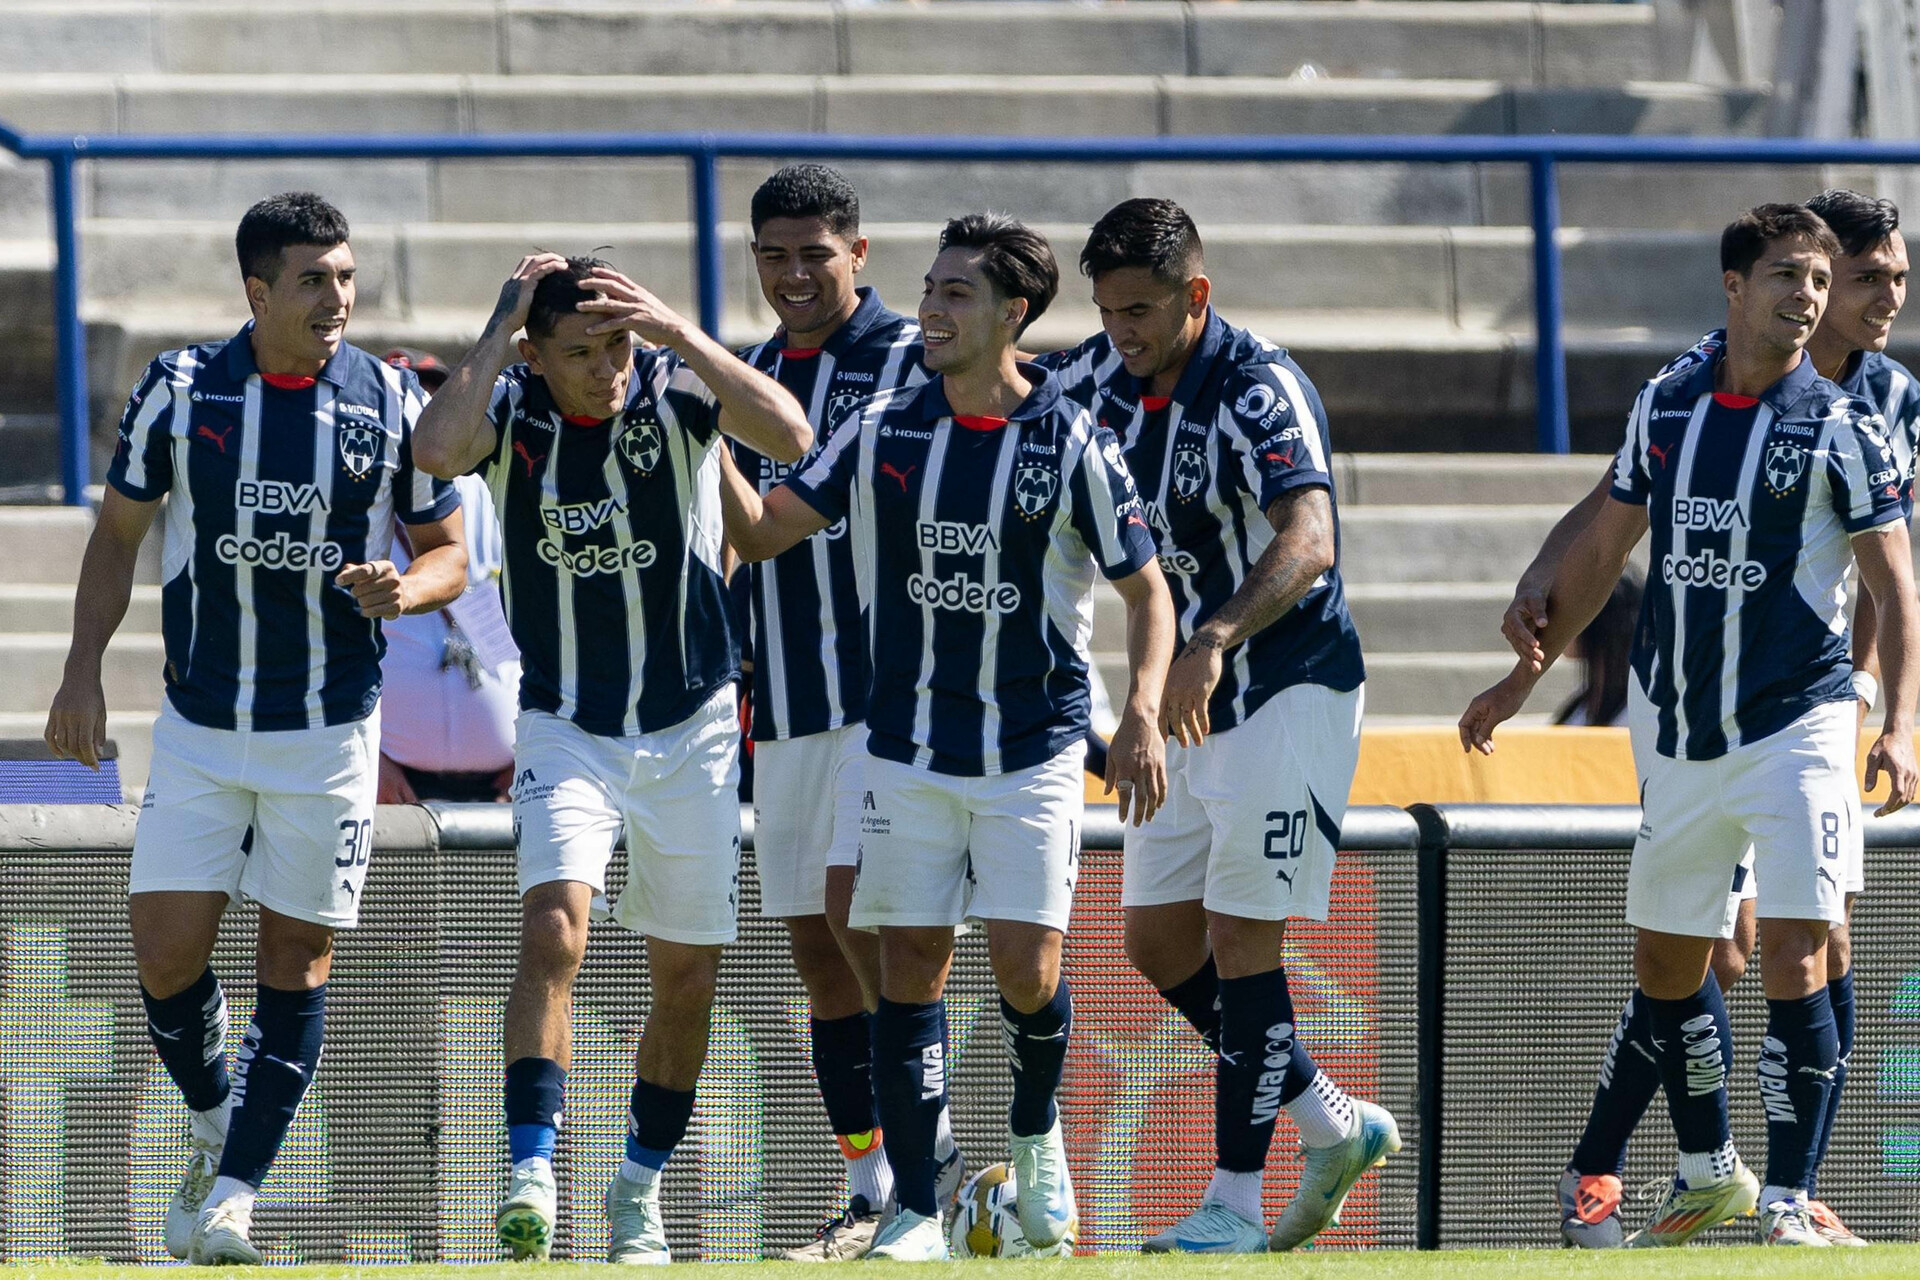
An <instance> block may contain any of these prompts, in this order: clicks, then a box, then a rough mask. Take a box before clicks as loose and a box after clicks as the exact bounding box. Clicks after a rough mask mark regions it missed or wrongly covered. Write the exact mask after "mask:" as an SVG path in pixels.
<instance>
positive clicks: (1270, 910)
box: [1120, 684, 1366, 920]
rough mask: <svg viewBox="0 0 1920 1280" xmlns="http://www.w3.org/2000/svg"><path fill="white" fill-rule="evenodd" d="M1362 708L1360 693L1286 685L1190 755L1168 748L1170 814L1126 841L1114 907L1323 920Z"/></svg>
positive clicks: (1132, 830)
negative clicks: (1185, 907)
mask: <svg viewBox="0 0 1920 1280" xmlns="http://www.w3.org/2000/svg"><path fill="white" fill-rule="evenodd" d="M1365 704H1366V689H1365V686H1362V687H1361V688H1359V689H1354V690H1352V691H1350V692H1347V693H1341V692H1339V691H1337V690H1334V689H1329V688H1327V687H1326V686H1325V685H1318V684H1299V685H1294V686H1292V687H1291V688H1287V689H1282V690H1281V691H1280V692H1279V693H1277V694H1275V695H1274V696H1273V697H1272V698H1271V699H1270V700H1269V701H1268V702H1267V704H1266V705H1265V706H1263V707H1261V708H1260V709H1259V710H1258V711H1256V712H1254V714H1253V715H1252V717H1251V718H1249V719H1247V720H1245V721H1243V722H1242V723H1240V724H1237V725H1235V726H1234V727H1233V728H1231V729H1226V730H1223V731H1221V732H1219V733H1216V734H1212V735H1211V736H1209V737H1208V738H1207V740H1206V741H1205V742H1202V743H1201V744H1199V745H1198V746H1195V747H1182V746H1180V745H1179V744H1178V743H1172V744H1169V745H1168V747H1167V803H1166V806H1165V807H1164V808H1162V809H1161V810H1160V812H1159V813H1157V814H1155V815H1154V817H1153V821H1151V822H1149V823H1147V825H1146V826H1144V827H1133V826H1129V827H1128V828H1127V829H1126V832H1125V835H1124V836H1123V842H1124V847H1125V851H1126V857H1125V862H1124V864H1123V868H1124V869H1123V871H1122V875H1121V881H1120V905H1121V906H1123V907H1147V906H1158V905H1160V904H1162V903H1168V902H1192V901H1195V900H1199V901H1201V902H1203V903H1204V904H1205V905H1206V908H1207V910H1209V911H1217V912H1220V913H1221V914H1223V915H1230V916H1240V917H1243V918H1245V919H1249V920H1285V919H1287V918H1289V917H1292V916H1301V917H1304V918H1306V919H1310V920H1325V919H1326V918H1327V909H1328V905H1329V903H1328V896H1329V894H1330V892H1331V889H1332V885H1333V865H1334V858H1335V856H1336V855H1337V854H1338V852H1339V845H1340V824H1341V823H1342V822H1343V821H1344V820H1345V819H1346V814H1347V793H1348V792H1349V791H1351V790H1352V789H1353V772H1354V769H1355V768H1356V767H1357V766H1358V764H1359V761H1360V714H1361V710H1362V708H1363V707H1364V706H1365Z"/></svg>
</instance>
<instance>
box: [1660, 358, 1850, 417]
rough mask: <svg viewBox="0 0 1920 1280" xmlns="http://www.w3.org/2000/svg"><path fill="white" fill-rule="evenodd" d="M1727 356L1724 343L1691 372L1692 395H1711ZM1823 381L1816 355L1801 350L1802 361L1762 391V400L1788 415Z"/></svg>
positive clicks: (1688, 385) (1688, 380)
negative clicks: (1812, 388) (1814, 363)
mask: <svg viewBox="0 0 1920 1280" xmlns="http://www.w3.org/2000/svg"><path fill="white" fill-rule="evenodd" d="M1726 358H1727V349H1726V347H1725V346H1724V345H1722V346H1721V348H1720V349H1719V350H1718V351H1716V352H1714V353H1713V358H1712V359H1710V360H1707V361H1704V362H1702V363H1700V364H1697V365H1695V366H1694V367H1693V369H1692V370H1691V371H1690V372H1689V373H1688V374H1687V378H1686V382H1685V384H1684V385H1685V390H1686V394H1688V395H1691V396H1703V395H1707V394H1709V393H1710V392H1712V391H1713V390H1714V386H1715V379H1716V376H1717V375H1716V370H1718V369H1719V367H1720V362H1721V361H1723V360H1725V359H1726ZM1819 380H1820V373H1819V371H1818V370H1817V369H1815V368H1814V367H1813V357H1812V356H1810V355H1808V354H1806V353H1805V352H1804V351H1803V352H1801V353H1800V363H1799V364H1797V365H1795V366H1793V368H1791V369H1789V370H1788V371H1787V373H1786V375H1785V376H1784V377H1782V378H1781V379H1780V380H1779V381H1778V382H1775V383H1774V384H1773V385H1772V386H1770V387H1768V388H1767V389H1766V390H1765V391H1762V392H1761V393H1760V402H1761V403H1762V404H1764V405H1766V406H1767V407H1768V408H1770V409H1772V410H1773V411H1774V412H1775V413H1777V414H1781V415H1784V414H1786V413H1787V411H1788V410H1790V409H1792V408H1793V406H1794V405H1795V404H1796V403H1798V402H1799V400H1800V397H1801V396H1804V395H1805V394H1806V393H1807V390H1808V388H1810V387H1811V386H1813V384H1814V383H1815V382H1817V381H1819Z"/></svg>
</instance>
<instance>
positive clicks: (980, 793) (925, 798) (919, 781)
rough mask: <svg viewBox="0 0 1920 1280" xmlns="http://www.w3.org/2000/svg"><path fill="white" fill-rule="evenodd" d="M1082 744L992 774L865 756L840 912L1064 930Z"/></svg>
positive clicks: (868, 920) (870, 918)
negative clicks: (844, 908) (852, 861)
mask: <svg viewBox="0 0 1920 1280" xmlns="http://www.w3.org/2000/svg"><path fill="white" fill-rule="evenodd" d="M1086 755H1087V748H1086V744H1085V743H1080V742H1076V743H1074V744H1073V745H1072V746H1070V747H1068V748H1067V749H1066V750H1065V751H1062V752H1061V753H1060V754H1059V755H1057V756H1055V757H1054V758H1053V759H1051V760H1048V761H1046V762H1045V763H1043V764H1037V765H1035V766H1033V767H1032V768H1030V769H1021V770H1018V771H1016V772H1013V773H1002V774H997V775H995V776H993V777H990V778H955V777H950V776H948V775H946V774H942V773H934V772H932V771H931V770H928V769H916V768H914V767H913V766H912V765H906V764H901V763H899V762H898V761H894V760H881V759H877V758H875V757H873V756H868V757H867V762H866V765H865V771H866V777H865V779H864V785H863V794H862V796H861V809H860V844H859V863H858V864H857V865H858V870H857V872H856V873H855V874H856V878H855V880H854V886H853V909H852V911H851V912H850V913H849V923H851V924H852V925H854V926H855V927H857V928H862V929H873V928H878V927H880V926H882V925H958V924H961V923H963V922H964V921H967V920H1020V921H1026V922H1028V923H1030V924H1043V925H1046V926H1047V927H1048V928H1052V929H1058V930H1060V931H1061V932H1063V933H1064V932H1066V928H1067V918H1068V917H1069V916H1070V915H1071V914H1072V913H1073V886H1074V882H1075V880H1076V879H1078V877H1079V874H1080V827H1081V822H1082V819H1083V818H1084V816H1085V812H1086V800H1085V796H1086V790H1085V784H1084V783H1083V782H1082V781H1081V767H1082V764H1083V763H1084V761H1085V760H1086Z"/></svg>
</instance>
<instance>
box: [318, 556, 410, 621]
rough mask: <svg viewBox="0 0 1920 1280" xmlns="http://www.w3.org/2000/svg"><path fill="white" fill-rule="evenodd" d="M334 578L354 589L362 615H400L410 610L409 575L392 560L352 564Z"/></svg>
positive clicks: (374, 616)
mask: <svg viewBox="0 0 1920 1280" xmlns="http://www.w3.org/2000/svg"><path fill="white" fill-rule="evenodd" d="M333 581H334V585H336V586H341V587H345V588H346V589H347V590H349V591H351V592H353V602H354V603H355V604H357V605H359V606H360V616H361V617H363V618H397V617H399V616H400V615H401V614H403V613H405V612H406V611H407V584H406V579H405V578H403V577H402V576H401V574H400V570H398V569H396V568H395V567H394V564H393V561H391V560H375V561H372V562H371V563H368V564H350V565H348V566H347V567H346V568H344V569H342V570H341V571H340V572H339V573H337V574H335V575H334V579H333Z"/></svg>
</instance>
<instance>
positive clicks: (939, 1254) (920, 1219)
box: [867, 1209, 950, 1262]
mask: <svg viewBox="0 0 1920 1280" xmlns="http://www.w3.org/2000/svg"><path fill="white" fill-rule="evenodd" d="M949 1256H950V1255H949V1254H948V1252H947V1233H946V1231H945V1230H943V1229H942V1228H941V1226H940V1219H939V1217H938V1216H935V1217H932V1218H929V1217H927V1216H925V1215H924V1214H918V1213H915V1212H914V1211H913V1210H911V1209H902V1210H900V1212H898V1213H896V1214H894V1215H893V1217H892V1218H891V1219H890V1220H889V1221H888V1222H887V1224H886V1225H885V1226H883V1227H881V1228H880V1234H879V1235H877V1236H875V1237H874V1238H873V1248H872V1249H870V1250H868V1251H867V1261H869V1262H871V1261H873V1260H874V1259H876V1258H879V1259H885V1260H887V1261H891V1262H945V1261H947V1259H948V1257H949Z"/></svg>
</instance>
